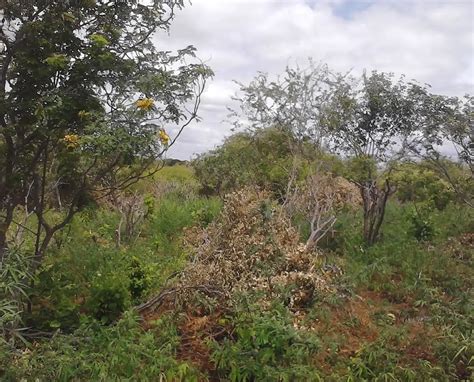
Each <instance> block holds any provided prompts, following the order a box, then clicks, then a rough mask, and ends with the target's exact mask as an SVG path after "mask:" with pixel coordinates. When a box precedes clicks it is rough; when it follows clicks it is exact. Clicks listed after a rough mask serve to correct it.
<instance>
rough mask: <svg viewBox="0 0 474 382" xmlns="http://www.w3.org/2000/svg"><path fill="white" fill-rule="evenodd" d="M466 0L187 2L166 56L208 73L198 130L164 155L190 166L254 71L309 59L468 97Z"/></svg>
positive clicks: (471, 62) (473, 82) (469, 11)
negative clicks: (183, 58) (186, 52)
mask: <svg viewBox="0 0 474 382" xmlns="http://www.w3.org/2000/svg"><path fill="white" fill-rule="evenodd" d="M473 20H474V2H473V1H471V0H465V1H458V0H445V1H430V0H425V1H423V0H412V1H394V0H378V1H376V0H372V1H370V0H365V1H363V0H360V1H358V0H350V1H349V0H337V1H330V0H306V1H304V0H280V1H277V0H193V4H192V6H188V7H186V8H185V9H184V10H183V11H182V12H180V13H178V15H177V16H176V19H175V21H174V22H173V24H172V27H171V31H170V35H169V36H163V35H160V36H158V37H157V44H158V46H159V47H161V48H163V49H178V48H182V47H184V46H186V45H189V44H192V45H194V46H196V48H197V49H198V55H199V57H200V58H202V59H203V60H205V61H207V60H208V64H209V65H210V66H211V67H212V68H213V70H214V71H215V78H214V80H213V82H211V83H210V85H209V87H208V89H207V90H206V92H205V94H204V97H203V102H202V107H201V112H200V114H201V117H202V122H201V123H199V124H194V125H193V126H191V127H190V128H189V129H188V130H187V131H185V132H184V133H183V136H182V137H181V139H180V141H179V142H177V144H176V146H175V147H174V148H173V149H172V150H171V151H170V153H169V155H170V156H174V157H179V158H189V157H190V156H191V155H192V154H193V153H194V152H203V151H206V150H207V149H209V148H212V147H213V146H215V145H216V144H219V143H220V142H221V141H222V138H223V137H224V136H225V135H228V134H229V133H230V126H229V125H227V124H225V123H222V121H223V120H224V119H225V118H226V115H227V109H226V105H231V104H232V102H231V100H230V96H231V95H232V94H233V93H234V92H235V91H236V90H237V89H238V87H237V86H236V85H235V84H234V83H233V81H232V80H238V81H240V82H244V83H245V82H248V81H249V80H250V79H251V78H252V77H253V76H254V75H255V74H256V72H257V71H265V72H269V73H275V74H278V73H280V72H282V71H283V69H284V68H285V66H286V65H287V64H294V63H299V64H300V65H305V64H306V62H307V58H308V57H312V58H313V59H314V60H315V61H316V62H318V61H322V62H326V63H328V64H329V66H330V67H331V68H332V69H334V70H340V71H347V70H349V69H352V70H353V71H354V72H355V73H359V72H360V71H362V70H363V69H367V70H372V69H378V70H382V71H391V72H395V73H397V74H402V73H403V74H406V75H407V77H408V78H414V79H417V80H418V81H420V82H426V83H429V84H431V85H432V86H433V90H434V91H436V92H440V93H444V94H449V95H463V94H464V93H471V94H472V93H474V21H473Z"/></svg>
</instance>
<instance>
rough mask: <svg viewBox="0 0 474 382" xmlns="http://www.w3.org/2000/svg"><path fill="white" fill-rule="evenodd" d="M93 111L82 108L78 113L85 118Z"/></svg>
mask: <svg viewBox="0 0 474 382" xmlns="http://www.w3.org/2000/svg"><path fill="white" fill-rule="evenodd" d="M90 114H91V113H89V112H87V111H85V110H81V111H80V112H79V113H77V115H78V117H79V118H81V119H85V118H87V117H88V116H89V115H90Z"/></svg>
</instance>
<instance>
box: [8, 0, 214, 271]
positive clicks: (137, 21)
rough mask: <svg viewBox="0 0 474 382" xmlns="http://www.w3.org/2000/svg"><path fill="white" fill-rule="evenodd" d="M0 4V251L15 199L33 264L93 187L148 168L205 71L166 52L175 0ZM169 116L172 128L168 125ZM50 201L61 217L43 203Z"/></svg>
mask: <svg viewBox="0 0 474 382" xmlns="http://www.w3.org/2000/svg"><path fill="white" fill-rule="evenodd" d="M2 4H3V7H2V9H1V10H0V260H1V259H2V258H3V256H4V255H5V253H6V248H7V246H8V231H9V229H10V227H11V226H12V225H15V224H16V223H17V222H16V221H15V219H14V212H15V209H16V208H18V207H21V206H23V207H24V208H26V209H28V210H29V211H32V212H33V213H34V214H35V215H36V217H37V221H38V225H37V228H36V229H35V230H34V234H35V237H36V245H35V258H36V261H35V262H34V264H35V265H34V267H33V268H36V267H37V265H38V264H40V262H41V260H42V258H43V256H44V253H45V250H46V248H47V246H48V244H49V242H50V240H51V238H52V237H53V235H54V234H55V232H57V231H58V230H60V229H62V228H63V227H64V226H66V225H67V224H68V223H69V222H70V221H71V219H72V217H73V216H74V214H75V213H76V212H77V211H78V210H79V209H80V208H81V206H83V205H84V203H86V201H87V199H88V198H90V197H91V196H94V197H101V196H104V195H106V194H108V193H110V192H113V191H114V190H116V189H120V188H124V187H127V186H128V185H130V184H131V183H133V182H135V181H137V179H139V178H140V177H142V176H144V174H145V171H147V173H148V174H149V173H150V170H149V169H150V166H152V165H156V164H157V159H159V158H160V157H162V156H163V154H164V153H165V152H166V150H167V149H168V148H169V147H170V146H171V145H173V143H174V142H175V141H176V139H177V138H178V136H179V134H180V133H181V131H182V129H183V128H185V127H186V126H187V125H188V124H189V123H190V122H191V121H193V120H195V119H197V118H198V116H197V111H198V107H199V103H200V98H201V95H202V92H203V89H204V86H205V83H206V80H207V79H208V78H209V77H210V76H211V75H212V72H211V70H210V69H209V68H208V67H207V66H205V65H202V64H201V63H199V62H197V63H187V62H186V61H185V59H186V58H188V59H191V60H193V61H194V62H196V60H195V59H193V57H194V53H195V50H194V48H193V47H192V46H189V47H186V48H184V49H182V50H179V51H178V52H177V53H171V52H163V51H159V50H158V49H157V48H156V43H153V39H154V38H155V32H157V31H159V30H167V29H168V28H169V26H170V23H171V21H172V19H173V17H174V14H175V11H177V10H179V9H180V8H181V7H182V6H183V0H160V1H158V0H154V1H139V0H130V1H122V0H74V1H73V0H67V1H65V0H39V1H29V0H11V1H7V2H2ZM170 125H173V126H176V127H177V131H178V133H177V134H176V135H175V136H174V137H170V136H169V135H168V134H167V133H166V131H165V128H168V129H169V127H170ZM50 208H57V209H60V210H61V211H62V214H60V217H58V214H54V216H55V218H54V219H52V218H51V216H52V214H47V213H46V211H47V210H48V209H50Z"/></svg>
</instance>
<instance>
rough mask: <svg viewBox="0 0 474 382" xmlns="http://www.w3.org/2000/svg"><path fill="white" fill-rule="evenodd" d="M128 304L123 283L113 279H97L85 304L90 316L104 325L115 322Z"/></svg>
mask: <svg viewBox="0 0 474 382" xmlns="http://www.w3.org/2000/svg"><path fill="white" fill-rule="evenodd" d="M129 303H130V294H129V290H128V288H127V285H125V284H124V282H123V281H121V280H117V279H115V278H113V277H108V278H105V279H102V278H100V277H99V278H97V280H96V281H95V283H94V284H93V285H92V288H91V297H90V299H89V301H88V302H87V307H88V309H89V312H90V314H91V315H92V316H93V317H95V318H96V319H98V320H100V321H101V322H102V323H104V324H110V323H112V322H113V321H115V320H117V319H118V318H119V316H120V315H121V314H122V313H123V312H124V311H125V309H126V308H127V307H128V305H129Z"/></svg>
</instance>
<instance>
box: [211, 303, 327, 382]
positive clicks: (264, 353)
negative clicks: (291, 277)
mask: <svg viewBox="0 0 474 382" xmlns="http://www.w3.org/2000/svg"><path fill="white" fill-rule="evenodd" d="M232 323H233V325H234V330H233V333H234V335H233V337H232V338H226V339H225V340H224V341H222V342H221V343H217V342H214V343H213V344H212V347H213V349H214V350H213V354H212V359H213V360H214V362H215V363H216V365H217V370H218V374H219V376H220V377H222V378H226V379H227V378H228V379H230V380H231V381H233V382H234V381H235V382H237V381H320V380H322V378H321V377H319V374H318V371H317V370H316V369H315V368H314V367H313V366H311V365H312V359H313V357H314V356H315V355H316V352H317V351H318V350H319V341H318V340H317V339H316V338H315V337H313V336H311V335H307V334H306V333H301V332H298V331H296V330H295V329H294V328H293V325H292V321H291V318H290V315H289V314H288V312H287V311H286V309H285V308H284V307H283V306H281V305H279V306H278V305H277V306H274V307H273V309H271V310H269V311H266V312H265V311H264V312H262V311H261V309H260V307H259V306H246V307H245V306H244V307H240V308H239V309H237V310H236V312H235V316H234V317H233V318H232Z"/></svg>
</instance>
